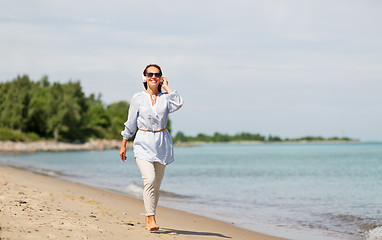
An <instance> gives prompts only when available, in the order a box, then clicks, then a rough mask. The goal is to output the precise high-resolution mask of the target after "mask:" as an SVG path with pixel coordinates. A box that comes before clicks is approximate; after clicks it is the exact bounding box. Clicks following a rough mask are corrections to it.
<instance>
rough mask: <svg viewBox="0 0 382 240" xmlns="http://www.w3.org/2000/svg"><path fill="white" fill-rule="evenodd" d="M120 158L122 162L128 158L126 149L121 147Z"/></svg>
mask: <svg viewBox="0 0 382 240" xmlns="http://www.w3.org/2000/svg"><path fill="white" fill-rule="evenodd" d="M119 157H120V158H121V160H122V161H125V160H126V159H127V157H126V147H121V150H119Z"/></svg>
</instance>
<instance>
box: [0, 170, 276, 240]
mask: <svg viewBox="0 0 382 240" xmlns="http://www.w3.org/2000/svg"><path fill="white" fill-rule="evenodd" d="M142 212H143V203H142V201H141V200H138V199H134V198H131V197H128V196H125V195H122V194H119V193H114V192H110V191H106V190H102V189H97V188H93V187H89V186H84V185H80V184H75V183H71V182H66V181H62V180H59V179H56V178H53V177H49V176H43V175H38V174H34V173H31V172H28V171H24V170H20V169H15V168H11V167H6V166H0V239H1V240H8V239H9V240H20V239H22V240H23V239H39V240H41V239H76V240H77V239H78V240H79V239H91V240H97V239H107V240H110V239H116V240H120V239H129V240H150V239H164V240H170V239H171V240H178V239H179V240H180V239H185V240H187V239H194V240H203V239H209V240H213V239H221V240H224V239H243V240H252V239H257V240H279V239H281V238H277V237H271V236H267V235H263V234H260V233H256V232H252V231H248V230H244V229H241V228H238V227H235V226H233V225H232V224H229V223H225V222H220V221H216V220H213V219H209V218H205V217H201V216H198V215H194V214H190V213H186V212H183V211H178V210H174V209H169V208H164V207H159V208H158V212H157V221H158V225H159V226H160V227H161V229H160V230H159V231H158V232H156V233H150V232H148V231H146V230H145V229H144V216H143V215H142Z"/></svg>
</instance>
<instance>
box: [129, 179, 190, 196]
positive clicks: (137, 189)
mask: <svg viewBox="0 0 382 240" xmlns="http://www.w3.org/2000/svg"><path fill="white" fill-rule="evenodd" d="M123 191H124V192H126V193H128V194H131V195H133V196H135V197H138V198H142V193H143V189H142V186H141V185H138V184H136V183H131V184H129V185H128V186H127V187H125V188H124V189H123ZM159 194H160V196H161V197H164V198H192V197H190V196H186V195H181V194H177V193H173V192H169V191H163V190H159Z"/></svg>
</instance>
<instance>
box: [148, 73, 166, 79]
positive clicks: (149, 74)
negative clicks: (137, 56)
mask: <svg viewBox="0 0 382 240" xmlns="http://www.w3.org/2000/svg"><path fill="white" fill-rule="evenodd" d="M153 76H155V77H156V78H160V77H162V73H151V72H149V73H146V77H148V78H152V77H153Z"/></svg>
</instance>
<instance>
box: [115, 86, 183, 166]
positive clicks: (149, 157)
mask: <svg viewBox="0 0 382 240" xmlns="http://www.w3.org/2000/svg"><path fill="white" fill-rule="evenodd" d="M182 105H183V99H182V98H181V97H180V95H179V94H178V92H177V91H174V92H172V93H170V94H168V93H160V94H159V95H157V100H156V103H155V104H154V105H152V102H151V95H150V94H148V93H146V92H144V91H143V92H139V93H136V94H134V96H133V98H132V99H131V102H130V108H129V115H128V118H127V121H126V122H125V129H124V130H123V131H122V132H121V135H122V136H123V138H124V139H129V138H130V137H132V136H133V135H134V133H135V132H136V130H137V127H138V129H142V130H146V131H142V130H138V132H137V135H136V136H135V139H134V144H133V149H134V155H135V157H136V158H140V159H142V160H146V161H149V162H160V163H162V164H164V165H167V164H170V163H171V162H173V161H174V151H173V144H172V140H171V135H170V133H169V132H168V130H167V129H166V130H165V131H161V132H150V131H159V130H162V129H165V128H166V125H167V117H168V114H169V113H173V112H175V111H177V110H178V109H179V108H181V107H182Z"/></svg>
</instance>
